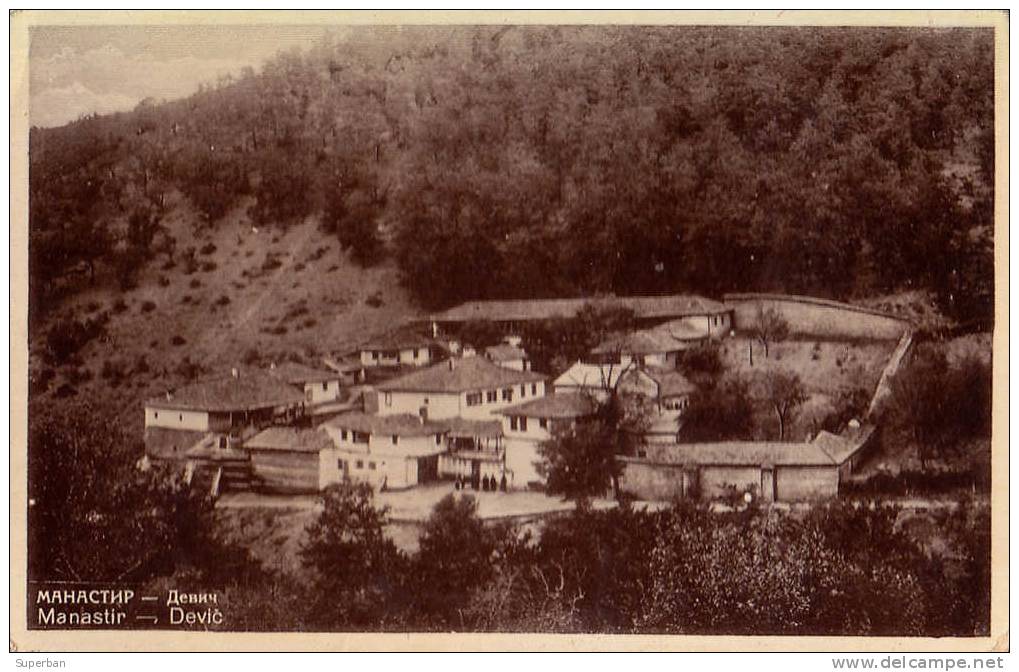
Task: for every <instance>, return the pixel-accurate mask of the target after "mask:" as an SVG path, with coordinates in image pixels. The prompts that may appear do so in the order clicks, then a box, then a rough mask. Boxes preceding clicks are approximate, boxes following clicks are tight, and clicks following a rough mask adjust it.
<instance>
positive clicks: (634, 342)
mask: <svg viewBox="0 0 1019 672" xmlns="http://www.w3.org/2000/svg"><path fill="white" fill-rule="evenodd" d="M681 347H682V346H681V344H680V343H679V342H678V341H676V339H674V338H672V337H671V336H669V335H668V334H665V333H662V332H660V331H657V330H656V331H650V330H642V331H633V332H630V333H628V334H619V335H617V336H613V337H611V338H609V339H606V340H605V341H604V342H603V343H602V344H601V345H599V346H598V347H596V348H595V349H594V350H592V352H593V353H594V354H596V355H603V354H615V353H620V354H623V355H651V354H655V353H660V352H675V351H676V350H679V349H680V348H681Z"/></svg>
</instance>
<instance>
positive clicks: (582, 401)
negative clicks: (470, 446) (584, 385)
mask: <svg viewBox="0 0 1019 672" xmlns="http://www.w3.org/2000/svg"><path fill="white" fill-rule="evenodd" d="M595 410H596V408H595V403H594V401H593V399H592V397H591V396H590V395H588V394H583V393H564V394H558V393H557V394H550V395H548V396H545V397H541V398H540V399H533V400H531V401H528V402H524V403H522V404H516V405H514V406H509V407H506V408H503V409H501V410H499V411H497V413H498V414H499V415H500V416H502V431H503V436H504V438H503V443H504V445H505V466H506V472H507V475H508V479H509V481H510V484H511V486H512V487H515V488H526V487H527V486H528V484H530V483H539V482H541V480H542V478H541V476H540V474H538V470H537V466H536V465H537V464H538V462H540V461H541V457H540V455H539V454H538V446H539V445H540V444H541V443H542V442H543V441H547V440H548V439H550V438H552V433H553V432H556V431H568V430H569V429H571V428H572V427H574V426H575V424H576V423H577V421H578V420H581V419H583V418H587V417H591V416H592V415H594V413H595Z"/></svg>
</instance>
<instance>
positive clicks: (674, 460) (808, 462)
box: [644, 441, 836, 467]
mask: <svg viewBox="0 0 1019 672" xmlns="http://www.w3.org/2000/svg"><path fill="white" fill-rule="evenodd" d="M644 450H646V452H647V456H648V459H650V460H653V461H657V462H666V463H671V464H691V465H695V464H699V465H726V466H747V467H759V466H762V465H772V466H804V467H808V466H825V467H829V466H835V464H836V462H835V460H833V459H832V457H831V456H830V455H828V453H826V452H825V451H824V450H822V449H821V447H820V446H818V445H815V444H813V443H779V442H762V441H727V442H721V443H649V444H647V445H646V446H645V448H644Z"/></svg>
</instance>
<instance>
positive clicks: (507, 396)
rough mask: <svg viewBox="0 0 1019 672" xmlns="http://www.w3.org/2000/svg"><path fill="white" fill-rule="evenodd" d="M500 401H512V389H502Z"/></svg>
mask: <svg viewBox="0 0 1019 672" xmlns="http://www.w3.org/2000/svg"><path fill="white" fill-rule="evenodd" d="M502 400H503V401H513V388H512V387H507V388H506V389H504V390H503V391H502Z"/></svg>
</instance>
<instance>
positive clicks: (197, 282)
mask: <svg viewBox="0 0 1019 672" xmlns="http://www.w3.org/2000/svg"><path fill="white" fill-rule="evenodd" d="M201 286H202V281H201V280H199V279H198V278H193V279H192V280H191V282H189V283H188V287H190V288H191V289H198V288H199V287H201Z"/></svg>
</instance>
